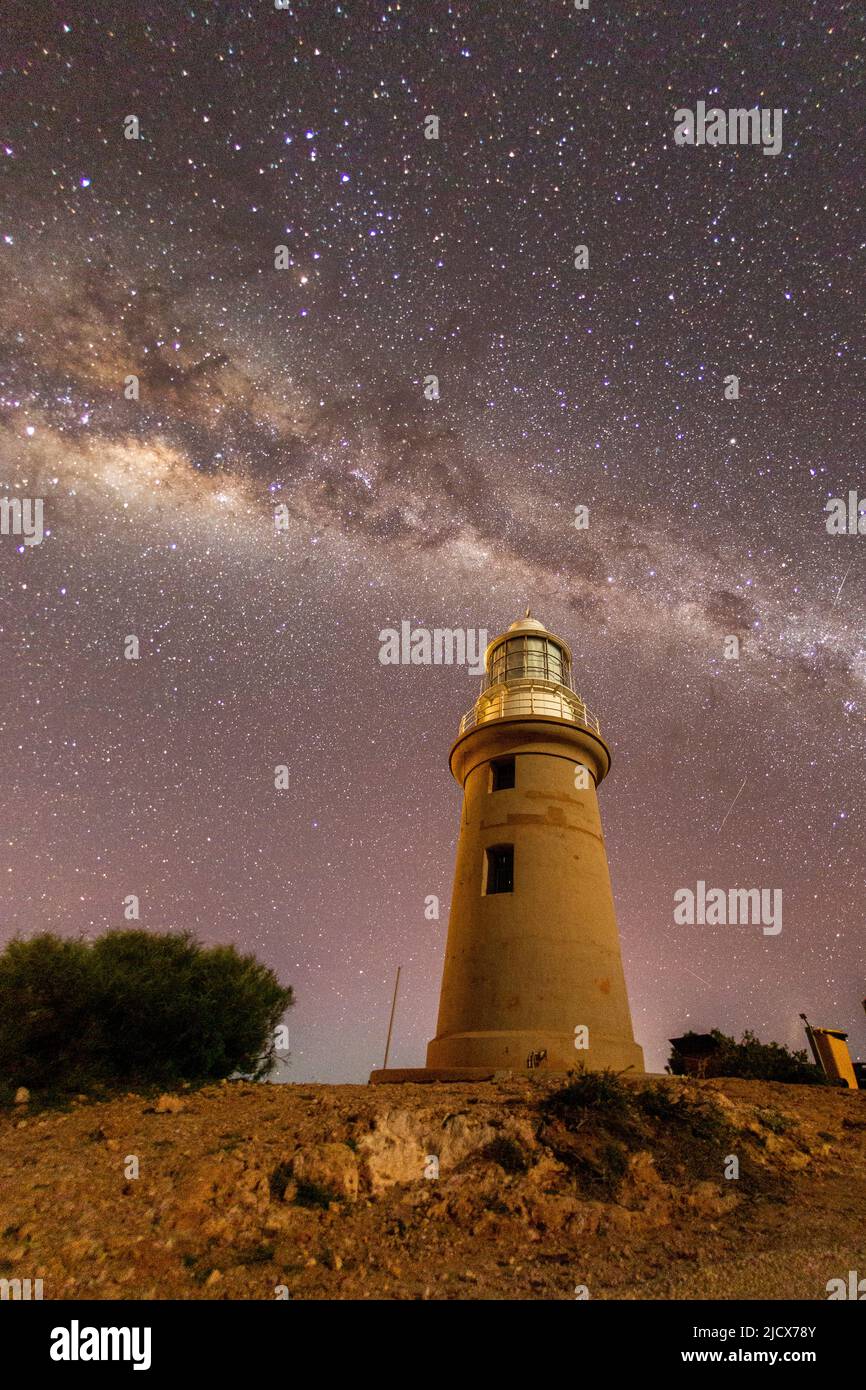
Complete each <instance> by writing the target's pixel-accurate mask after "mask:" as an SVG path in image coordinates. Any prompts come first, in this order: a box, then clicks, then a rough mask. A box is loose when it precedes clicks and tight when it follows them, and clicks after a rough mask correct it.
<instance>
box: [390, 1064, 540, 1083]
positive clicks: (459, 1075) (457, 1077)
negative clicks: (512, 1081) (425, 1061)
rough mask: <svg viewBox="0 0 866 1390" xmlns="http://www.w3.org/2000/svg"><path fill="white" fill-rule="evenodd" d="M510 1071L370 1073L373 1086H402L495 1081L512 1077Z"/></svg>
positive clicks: (436, 1069)
mask: <svg viewBox="0 0 866 1390" xmlns="http://www.w3.org/2000/svg"><path fill="white" fill-rule="evenodd" d="M511 1075H512V1073H511V1072H510V1071H506V1072H500V1071H495V1070H494V1069H493V1068H492V1067H450V1068H449V1067H389V1068H388V1070H387V1071H382V1069H381V1067H380V1068H379V1070H378V1071H371V1072H370V1085H371V1086H400V1085H403V1084H404V1083H405V1082H407V1081H413V1082H416V1083H418V1084H420V1085H423V1084H424V1083H428V1082H433V1081H439V1082H447V1081H493V1080H494V1079H495V1080H497V1081H498V1080H499V1079H500V1078H504V1077H506V1076H511Z"/></svg>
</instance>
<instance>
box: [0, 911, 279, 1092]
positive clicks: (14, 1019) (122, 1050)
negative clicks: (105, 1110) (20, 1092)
mask: <svg viewBox="0 0 866 1390" xmlns="http://www.w3.org/2000/svg"><path fill="white" fill-rule="evenodd" d="M291 1003H292V991H291V989H285V988H283V987H282V986H281V985H280V983H279V981H278V980H277V978H276V976H275V975H274V973H273V971H271V970H269V969H268V968H267V966H264V965H262V964H261V963H260V962H259V961H257V960H256V959H255V957H254V956H242V955H240V954H239V953H238V952H237V951H236V950H235V948H234V946H210V947H205V946H202V945H200V944H199V942H197V941H196V940H195V939H194V938H193V937H192V935H191V934H190V933H189V932H177V933H176V932H165V933H155V932H147V931H116V932H109V933H108V934H107V935H106V936H102V937H99V938H97V940H95V941H93V942H87V941H83V940H75V941H69V940H64V939H63V938H61V937H57V936H53V935H49V934H44V935H40V936H36V937H33V938H32V939H31V940H29V941H22V940H20V939H16V940H13V941H11V942H10V943H9V944H8V946H7V947H6V949H5V950H4V951H3V952H2V954H0V1075H2V1077H3V1080H4V1090H6V1091H11V1092H14V1090H15V1089H16V1088H17V1087H19V1086H26V1087H27V1088H28V1090H32V1091H36V1092H40V1091H41V1092H45V1093H49V1094H58V1095H62V1094H64V1093H67V1094H68V1093H74V1092H76V1091H86V1090H88V1089H105V1090H111V1089H114V1088H117V1087H122V1088H126V1089H131V1088H134V1087H149V1086H160V1087H166V1086H176V1085H177V1084H179V1083H180V1082H182V1081H187V1082H190V1083H192V1084H199V1083H202V1082H205V1081H216V1080H219V1079H221V1078H222V1077H225V1076H230V1075H232V1074H240V1075H244V1076H249V1077H251V1078H252V1079H254V1080H259V1079H261V1078H262V1077H264V1076H267V1075H268V1073H269V1072H270V1071H271V1069H272V1067H273V1064H274V1029H275V1028H276V1025H277V1023H278V1022H279V1020H280V1018H281V1017H282V1015H283V1014H284V1012H285V1010H286V1009H287V1008H288V1007H289V1006H290V1005H291Z"/></svg>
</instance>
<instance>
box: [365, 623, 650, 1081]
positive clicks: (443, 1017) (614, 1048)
mask: <svg viewBox="0 0 866 1390" xmlns="http://www.w3.org/2000/svg"><path fill="white" fill-rule="evenodd" d="M571 668H572V661H571V652H570V650H569V648H568V646H567V645H566V643H565V642H564V641H563V640H562V638H560V637H557V636H555V635H554V634H553V633H552V632H549V631H548V630H547V629H546V628H545V626H544V624H543V623H541V622H539V621H538V619H537V618H534V617H532V616H531V615H530V613H529V610H527V612H526V616H525V617H523V618H521V619H519V620H518V621H517V622H514V623H512V624H511V626H510V628H509V629H508V631H507V632H505V633H503V634H502V635H501V636H499V637H496V638H494V640H493V641H492V642H491V643H490V644H489V646H488V648H487V652H486V654H485V674H484V677H483V681H482V689H481V693H480V695H479V697H478V699H477V700H476V702H475V705H474V706H473V708H472V709H471V710H470V711H469V712H468V714H466V715H465V716H464V718H463V720H462V721H461V724H460V731H459V734H458V736H457V740H456V742H455V743H454V745H453V747H452V749H451V755H450V767H451V773H452V775H453V776H454V778H455V779H456V781H457V783H458V784H459V786H460V787H461V789H462V792H463V807H462V813H461V817H460V833H459V838H458V842H457V862H456V868H455V874H454V889H453V893H452V897H451V911H450V917H449V923H448V939H447V944H446V948H445V963H444V969H443V975H442V988H441V992H440V999H439V1017H438V1022H437V1027H436V1036H435V1038H433V1040H432V1042H430V1044H429V1045H428V1048H427V1066H426V1068H418V1069H415V1070H407V1071H402V1072H397V1071H394V1072H379V1073H375V1072H374V1073H373V1076H372V1077H371V1080H372V1081H379V1082H384V1081H388V1080H394V1081H397V1080H407V1081H409V1080H418V1081H421V1080H431V1081H432V1080H438V1079H442V1080H446V1079H449V1078H453V1079H455V1080H456V1079H463V1078H465V1079H466V1080H470V1079H475V1078H478V1079H481V1078H483V1077H485V1076H490V1075H491V1074H492V1073H493V1072H495V1071H503V1070H505V1071H524V1070H526V1069H530V1070H535V1069H540V1070H548V1071H566V1070H569V1069H571V1068H574V1067H576V1066H579V1065H580V1064H581V1063H582V1064H583V1065H584V1066H585V1067H586V1068H588V1069H589V1070H601V1069H603V1068H606V1067H611V1068H613V1069H615V1070H616V1071H625V1070H630V1071H631V1072H632V1073H642V1072H643V1069H644V1067H643V1054H642V1052H641V1049H640V1047H639V1046H638V1045H637V1043H636V1042H635V1040H634V1034H633V1031H632V1023H631V1014H630V1011H629V1004H628V996H627V993H626V985H625V975H624V973H623V967H622V957H621V953H620V945H619V936H618V932H617V925H616V916H615V912H614V905H613V893H612V891H611V884H610V873H609V871H608V864H607V852H606V849H605V843H604V834H603V832H602V827H601V816H600V814H599V806H598V795H597V793H598V787H599V786H600V784H601V783H602V781H603V780H604V778H605V777H606V776H607V774H608V772H609V771H610V761H611V759H610V750H609V748H608V745H607V743H606V742H605V740H604V738H603V737H602V735H601V730H600V728H599V722H598V720H597V719H596V718H595V716H594V715H592V714H590V712H589V710H588V709H587V707H586V705H585V704H584V702H583V700H582V699H581V698H580V696H579V695H578V694H577V693H576V691H575V689H574V684H573V680H572V669H571Z"/></svg>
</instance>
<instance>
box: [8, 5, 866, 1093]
mask: <svg viewBox="0 0 866 1390" xmlns="http://www.w3.org/2000/svg"><path fill="white" fill-rule="evenodd" d="M858 9H859V7H858V6H855V5H854V4H853V3H852V4H848V3H829V2H828V0H820V3H815V4H811V3H804V0H793V2H792V3H791V4H789V5H785V6H777V5H764V6H756V5H754V4H752V3H749V4H744V3H739V2H738V0H733V3H726V4H724V5H719V4H718V3H707V4H695V3H693V0H652V2H651V3H649V0H648V3H643V4H633V3H632V4H629V3H627V4H617V5H614V4H612V3H605V0H590V5H589V9H588V10H587V11H583V12H578V11H575V10H574V8H573V6H572V5H571V4H570V3H568V0H543V3H542V2H541V0H528V3H523V4H521V5H517V6H515V5H511V4H504V3H490V2H489V0H461V3H457V2H456V0H454V2H453V3H450V4H449V3H446V2H445V0H420V2H419V3H412V2H411V0H407V3H401V4H396V3H382V4H380V5H375V4H373V3H371V2H370V0H359V3H348V2H347V3H339V4H337V3H333V0H318V2H317V3H291V4H289V5H288V8H286V9H281V10H277V9H276V8H275V7H274V5H273V4H272V3H268V0H261V3H257V4H254V5H244V4H230V3H226V2H225V0H214V2H213V3H201V4H192V5H190V4H185V3H181V2H180V0H178V2H177V3H171V4H162V3H156V0H143V3H141V4H136V5H132V6H129V5H121V4H119V3H118V4H112V3H105V2H104V0H94V3H93V4H88V5H87V6H77V7H76V6H74V5H68V6H67V5H64V4H62V3H57V4H53V5H51V6H45V7H38V8H36V7H35V8H34V11H33V12H31V11H30V9H29V8H27V9H24V8H20V7H19V9H18V12H17V16H16V15H14V14H13V15H11V16H7V18H6V19H5V20H4V25H3V32H2V34H0V95H2V101H0V170H2V174H3V176H4V178H3V197H2V210H0V265H2V286H3V288H2V294H0V495H3V496H18V497H20V498H23V497H31V498H34V497H42V498H44V518H45V519H44V525H45V529H46V535H45V539H44V541H43V543H42V544H41V545H32V546H25V545H22V544H21V543H20V538H19V537H16V536H14V535H3V536H0V577H2V587H0V644H2V645H0V650H2V663H0V734H2V742H0V746H2V756H3V778H2V790H0V804H2V844H3V851H4V854H3V858H4V860H5V863H3V864H2V903H0V940H2V941H5V940H7V939H8V938H9V937H10V936H11V935H13V934H15V933H21V934H23V935H25V936H29V935H31V934H32V933H34V932H37V931H39V930H45V929H48V930H54V931H59V932H63V933H68V934H70V935H75V934H78V933H84V934H86V935H87V936H93V935H96V934H99V933H101V932H103V931H105V930H107V929H109V928H112V927H123V926H124V925H128V923H126V922H125V921H124V916H123V901H124V899H125V898H126V897H127V895H129V894H135V895H136V896H138V897H139V899H140V912H141V918H140V921H141V925H143V926H146V927H148V928H151V929H153V930H164V929H168V928H173V929H181V928H189V929H191V930H193V931H194V932H196V933H197V934H198V935H199V936H200V938H201V939H202V940H204V941H207V942H229V941H233V942H236V943H238V945H239V946H240V947H241V948H242V949H245V950H252V951H254V952H256V954H258V955H259V956H260V957H261V958H262V959H263V960H265V961H266V962H267V963H268V964H269V965H271V966H272V967H273V968H274V969H275V970H276V971H277V973H278V974H279V976H280V978H281V979H282V980H283V981H284V982H285V983H288V984H291V985H292V986H293V987H294V989H295V991H296V997H297V1003H296V1006H295V1008H294V1009H293V1010H292V1011H291V1014H290V1045H291V1050H292V1056H291V1060H290V1062H289V1064H288V1065H287V1067H286V1068H285V1069H284V1071H283V1072H282V1073H281V1075H282V1076H284V1077H287V1078H288V1079H293V1080H311V1079H318V1080H321V1081H363V1080H364V1079H365V1078H366V1076H367V1074H368V1072H369V1070H370V1068H371V1067H373V1066H377V1065H381V1061H382V1053H383V1049H384V1039H385V1033H386V1030H387V1023H388V1012H389V1008H390V1002H391V991H392V987H393V980H394V974H395V971H396V967H397V966H398V965H400V966H402V978H401V990H400V997H399V1000H398V1006H397V1015H396V1020H395V1029H394V1040H393V1043H392V1049H391V1064H392V1065H398V1066H399V1065H403V1066H412V1065H415V1066H418V1065H423V1062H424V1051H425V1046H426V1042H427V1040H428V1039H429V1038H431V1037H432V1036H433V1034H434V1032H435V1021H436V1007H437V1000H438V990H439V982H440V971H441V964H442V958H443V953H444V946H445V934H446V924H447V906H448V899H449V895H450V891H451V875H452V871H453V858H454V848H455V843H456V836H457V830H458V823H459V811H460V793H459V789H458V788H457V786H456V784H455V783H454V782H453V781H452V779H451V777H450V774H449V772H448V751H449V748H450V745H451V743H452V741H453V739H454V737H455V736H456V733H457V727H458V723H459V720H460V717H461V716H462V715H463V714H464V713H465V712H466V711H467V710H468V709H469V708H470V707H471V705H472V703H473V701H474V700H475V698H476V695H477V690H478V680H477V677H474V676H472V675H470V674H469V673H468V671H467V670H466V669H465V668H460V667H427V666H383V665H381V664H380V662H379V659H378V656H379V645H380V644H379V632H380V631H381V630H382V629H384V628H386V627H399V626H400V623H401V622H402V621H408V622H410V623H412V624H413V625H417V626H423V627H427V628H430V629H432V628H435V627H464V628H474V629H486V630H487V631H488V632H489V634H490V636H491V637H492V636H493V635H494V634H495V633H497V632H499V631H501V630H502V629H503V628H504V627H506V626H507V625H508V624H509V623H510V622H511V621H513V620H514V619H515V618H516V617H517V616H518V615H520V614H521V613H522V612H523V611H524V609H525V608H526V606H527V604H529V605H531V607H532V610H533V613H535V614H537V615H538V616H539V617H541V618H542V619H543V621H544V622H545V623H546V624H547V625H548V627H550V628H552V629H553V630H554V631H556V632H558V633H560V634H561V635H562V636H563V637H564V638H565V639H566V641H568V642H569V643H570V644H571V646H572V648H573V651H574V658H575V678H576V679H575V683H576V685H577V687H578V689H579V690H580V693H581V694H582V695H583V697H584V699H585V700H586V702H587V704H588V705H589V707H590V708H591V709H592V710H593V711H594V712H595V713H596V714H597V715H598V717H599V718H600V720H601V725H602V731H603V733H604V734H605V736H606V738H607V739H608V741H609V743H610V745H611V747H612V750H613V767H612V771H611V775H610V777H609V778H608V780H607V781H606V782H605V783H604V784H603V786H602V788H601V790H600V803H601V811H602V817H603V822H604V826H605V833H606V839H607V845H608V853H609V858H610V867H611V874H612V879H613V885H614V893H615V900H616V905H617V914H618V920H619V926H620V933H621V940H622V947H623V956H624V962H625V969H626V975H627V979H628V984H629V994H630V1000H631V1006H632V1014H633V1019H634V1025H635V1033H636V1036H637V1038H638V1041H639V1042H640V1043H641V1044H642V1045H643V1047H644V1050H645V1056H646V1061H647V1065H648V1067H649V1068H650V1069H652V1070H661V1069H662V1068H663V1065H664V1062H665V1060H666V1057H667V1051H668V1049H667V1046H666V1040H667V1039H668V1038H670V1037H672V1036H675V1035H677V1034H679V1033H681V1032H682V1031H684V1030H685V1029H688V1028H694V1029H696V1030H699V1031H702V1030H704V1029H709V1028H712V1027H718V1028H721V1029H722V1030H723V1031H725V1032H729V1033H734V1034H736V1035H738V1036H739V1034H740V1033H741V1032H742V1030H743V1029H745V1028H751V1029H753V1030H755V1031H756V1032H757V1033H758V1034H759V1035H760V1036H761V1037H762V1038H765V1039H769V1038H775V1039H777V1040H778V1041H780V1042H784V1043H787V1044H789V1045H794V1046H797V1047H802V1046H805V1041H804V1037H803V1033H802V1025H801V1023H800V1021H799V1018H798V1015H799V1013H800V1012H806V1013H808V1015H809V1017H810V1019H811V1021H812V1022H813V1023H816V1024H820V1025H824V1026H834V1027H844V1028H846V1029H849V1030H850V1033H851V1040H850V1046H851V1050H852V1054H853V1055H854V1056H855V1057H858V1056H859V1057H866V1015H864V1013H863V1009H862V1006H861V1003H860V1001H861V999H862V998H863V996H864V994H866V971H864V956H866V951H864V939H866V933H864V864H866V855H864V807H863V755H864V727H866V726H864V718H863V714H864V702H866V693H864V682H866V649H864V620H863V615H864V601H866V537H860V536H851V535H830V534H828V532H827V528H826V524H825V523H826V516H825V512H824V507H825V504H826V503H827V501H828V499H829V498H832V497H842V498H845V497H847V495H848V492H849V491H850V490H851V489H857V488H858V487H859V489H860V495H861V496H862V495H863V493H864V492H866V474H864V469H863V437H864V426H866V417H864V394H863V387H864V381H863V337H862V322H863V312H862V310H863V293H862V254H863V249H864V240H866V236H864V221H863V177H862V175H863V166H862V162H860V161H861V160H862V154H861V153H858V152H859V151H862V134H863V123H862V98H863V86H862V58H863V47H864V33H863V18H862V12H861V13H858ZM698 101H705V102H706V103H707V105H708V106H712V105H717V106H720V107H722V108H723V109H725V108H727V107H729V106H733V107H751V106H754V105H759V106H761V107H765V108H772V109H775V108H779V109H781V110H782V111H783V112H784V124H783V145H782V150H781V152H780V154H779V155H778V156H777V157H768V156H766V155H764V154H763V152H762V150H761V148H760V146H729V147H718V146H717V147H711V146H709V145H704V146H692V147H677V146H675V144H674V141H673V131H674V112H675V110H676V109H678V108H684V107H688V108H691V109H694V108H695V106H696V103H697V102H698ZM131 114H134V115H136V116H137V117H138V120H139V125H140V138H139V139H138V140H132V139H126V138H125V135H124V129H125V118H126V117H127V116H129V115H131ZM431 114H435V115H437V116H438V117H439V123H440V127H439V138H438V140H430V139H426V138H425V135H424V130H425V119H426V117H428V116H429V115H431ZM578 244H583V245H586V246H587V248H588V252H589V265H588V267H587V268H586V269H582V270H578V269H576V268H575V266H574V259H575V251H574V248H575V246H576V245H578ZM277 246H284V247H286V248H287V252H286V259H287V265H286V268H284V269H276V268H275V248H276V247H277ZM130 374H133V375H135V376H137V377H138V379H139V399H138V400H134V399H127V398H126V396H125V392H124V383H125V381H126V378H127V377H128V376H129V375H130ZM430 374H434V375H436V376H437V377H438V378H439V391H440V396H439V399H438V400H428V399H426V398H425V394H424V389H423V382H424V379H425V377H427V376H429V375H430ZM730 374H735V375H736V376H737V377H738V378H739V383H740V395H739V399H737V400H731V399H726V397H725V387H724V379H725V377H726V376H728V375H730ZM279 504H282V505H283V506H284V507H285V508H286V512H285V514H284V515H285V516H286V517H287V518H288V524H287V525H286V527H285V529H283V530H280V531H277V529H276V527H275V525H274V509H275V506H276V505H279ZM580 505H583V506H587V507H588V508H589V517H590V524H589V527H588V528H587V529H583V530H578V529H576V528H575V526H574V518H575V508H576V507H577V506H580ZM129 634H135V635H136V636H137V637H138V639H139V643H140V657H139V660H138V661H131V660H126V659H125V658H124V643H125V638H126V637H127V636H128V635H129ZM730 634H734V635H737V636H738V637H739V640H740V658H739V660H725V659H724V655H723V652H724V642H725V637H726V636H727V635H730ZM280 764H284V765H285V766H286V767H287V768H288V769H289V775H288V780H289V786H288V789H286V790H277V789H276V788H275V785H274V768H275V766H277V765H280ZM699 879H703V880H704V881H705V882H706V883H707V884H708V885H712V886H721V887H724V888H730V887H736V886H754V887H764V888H768V889H781V890H782V892H783V895H784V897H783V901H784V918H783V930H782V932H781V933H780V934H779V935H778V936H765V935H764V934H763V933H762V931H761V929H760V927H759V926H755V925H738V926H698V925H695V926H688V925H676V924H675V923H674V920H673V911H674V893H675V892H676V890H677V889H678V888H681V887H689V886H690V887H692V888H694V886H695V884H696V882H697V880H699ZM433 894H435V895H437V896H438V897H439V898H440V900H441V915H440V920H439V921H431V920H427V918H426V917H425V912H424V906H425V898H427V897H428V895H433Z"/></svg>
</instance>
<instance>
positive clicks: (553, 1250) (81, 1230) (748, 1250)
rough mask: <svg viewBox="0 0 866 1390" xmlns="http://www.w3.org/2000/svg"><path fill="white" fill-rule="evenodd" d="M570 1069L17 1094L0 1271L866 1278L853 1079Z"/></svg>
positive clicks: (127, 1285)
mask: <svg viewBox="0 0 866 1390" xmlns="http://www.w3.org/2000/svg"><path fill="white" fill-rule="evenodd" d="M586 1083H587V1084H583V1083H580V1084H578V1086H577V1087H576V1088H574V1090H573V1091H572V1092H570V1093H569V1094H568V1095H567V1096H565V1097H561V1096H560V1097H558V1096H557V1094H556V1093H557V1092H558V1091H560V1090H561V1088H562V1084H563V1083H562V1080H561V1079H559V1080H557V1079H554V1078H548V1079H544V1078H543V1076H538V1075H536V1076H533V1077H529V1076H515V1077H513V1078H512V1079H505V1080H501V1081H497V1082H487V1083H483V1084H481V1083H479V1084H473V1085H456V1084H455V1085H439V1086H432V1085H423V1086H422V1085H407V1086H382V1087H368V1086H307V1085H288V1086H284V1085H279V1086H278V1085H252V1084H248V1083H244V1082H237V1083H234V1082H233V1083H230V1084H223V1085H221V1086H214V1087H209V1088H206V1089H204V1090H200V1091H186V1092H182V1093H180V1094H179V1095H177V1096H163V1097H159V1098H153V1099H147V1098H145V1097H142V1096H135V1095H128V1096H125V1097H121V1098H117V1099H114V1100H111V1101H106V1102H94V1101H90V1100H87V1099H86V1098H81V1099H79V1100H77V1101H75V1102H74V1103H72V1105H71V1106H70V1107H69V1108H68V1110H67V1111H65V1112H61V1111H57V1110H49V1111H42V1112H39V1111H33V1106H32V1103H31V1104H30V1105H18V1106H17V1107H15V1108H13V1109H12V1110H11V1111H10V1110H8V1109H7V1110H6V1111H5V1112H4V1113H3V1114H2V1116H0V1211H2V1216H0V1277H3V1278H6V1279H13V1278H20V1279H25V1278H31V1279H35V1278H41V1279H42V1280H43V1291H44V1297H45V1298H46V1299H63V1298H100V1299H103V1298H104V1299H112V1298H121V1299H122V1298H148V1299H159V1298H192V1299H199V1298H208V1299H214V1298H216V1299H232V1298H247V1299H273V1298H277V1297H288V1298H292V1299H370V1298H380V1299H381V1298H385V1299H394V1298H397V1299H419V1298H420V1299H429V1298H434V1299H435V1298H449V1299H573V1298H575V1297H578V1296H588V1297H591V1298H603V1299H605V1298H606V1299H611V1298H628V1299H658V1298H665V1299H671V1298H674V1299H676V1298H750V1299H776V1298H800V1299H826V1297H827V1292H826V1285H827V1281H828V1280H829V1279H831V1278H835V1277H843V1278H847V1275H848V1271H849V1270H852V1269H854V1270H859V1272H860V1275H861V1277H862V1276H866V1237H864V1232H866V1092H848V1091H841V1090H833V1089H830V1088H823V1087H808V1086H786V1085H780V1084H773V1083H766V1082H752V1081H732V1080H725V1079H722V1080H712V1081H697V1080H691V1079H689V1080H685V1079H680V1078H674V1077H666V1078H658V1079H656V1080H654V1081H652V1082H651V1081H650V1080H649V1079H643V1080H641V1081H631V1082H625V1081H623V1082H620V1083H613V1084H608V1083H606V1082H602V1083H598V1082H597V1081H593V1080H592V1079H591V1078H587V1079H586ZM31 1111H33V1113H31ZM734 1159H735V1160H737V1163H738V1165H739V1176H738V1177H726V1176H725V1172H726V1169H727V1171H729V1172H732V1171H733V1167H734V1165H733V1163H732V1160H734ZM136 1173H137V1176H135V1174H136Z"/></svg>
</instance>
